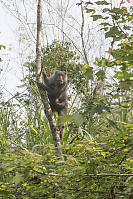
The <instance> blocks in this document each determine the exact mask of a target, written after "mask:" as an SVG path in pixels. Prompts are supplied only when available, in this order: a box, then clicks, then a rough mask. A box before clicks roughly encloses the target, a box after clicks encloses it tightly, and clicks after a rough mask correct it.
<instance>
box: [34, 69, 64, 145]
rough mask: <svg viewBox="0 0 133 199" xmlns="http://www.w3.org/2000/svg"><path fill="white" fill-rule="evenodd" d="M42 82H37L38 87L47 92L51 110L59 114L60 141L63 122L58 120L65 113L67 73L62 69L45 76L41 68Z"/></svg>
mask: <svg viewBox="0 0 133 199" xmlns="http://www.w3.org/2000/svg"><path fill="white" fill-rule="evenodd" d="M42 75H43V80H44V84H41V83H38V87H40V88H42V89H44V90H46V91H47V93H48V98H49V102H50V106H51V110H52V111H53V112H57V113H58V116H59V130H60V139H61V141H62V139H63V134H64V124H63V125H61V124H60V122H61V120H62V119H63V117H64V116H65V114H66V113H67V93H66V91H67V75H66V73H65V72H62V71H55V72H54V74H53V75H52V76H51V77H49V78H47V76H46V73H45V71H44V69H42Z"/></svg>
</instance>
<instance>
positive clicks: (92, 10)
mask: <svg viewBox="0 0 133 199" xmlns="http://www.w3.org/2000/svg"><path fill="white" fill-rule="evenodd" d="M86 12H87V13H90V12H93V14H95V12H96V11H95V10H94V9H88V8H87V9H86Z"/></svg>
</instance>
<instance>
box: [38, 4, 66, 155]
mask: <svg viewBox="0 0 133 199" xmlns="http://www.w3.org/2000/svg"><path fill="white" fill-rule="evenodd" d="M42 1H43V0H38V7H37V41H36V82H37V83H42V76H41V75H40V74H41V34H42ZM38 89H39V92H40V95H41V99H42V103H43V105H44V109H45V115H46V117H47V119H48V121H49V125H50V128H51V132H52V137H53V141H54V145H55V147H56V150H57V154H58V156H59V158H60V159H63V158H62V150H61V147H60V146H61V142H60V137H59V134H58V129H57V127H56V122H55V118H54V116H53V113H52V111H51V108H50V105H49V101H48V97H47V93H46V91H44V90H43V89H41V88H38Z"/></svg>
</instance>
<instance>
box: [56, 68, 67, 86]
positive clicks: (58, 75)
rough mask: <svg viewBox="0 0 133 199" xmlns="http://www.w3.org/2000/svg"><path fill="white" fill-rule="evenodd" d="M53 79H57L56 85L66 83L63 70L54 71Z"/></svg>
mask: <svg viewBox="0 0 133 199" xmlns="http://www.w3.org/2000/svg"><path fill="white" fill-rule="evenodd" d="M55 80H56V81H57V84H58V85H62V84H64V83H67V75H66V73H65V72H63V71H58V70H57V71H55Z"/></svg>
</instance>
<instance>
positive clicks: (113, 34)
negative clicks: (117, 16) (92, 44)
mask: <svg viewBox="0 0 133 199" xmlns="http://www.w3.org/2000/svg"><path fill="white" fill-rule="evenodd" d="M120 34H121V31H119V30H118V28H117V27H115V26H114V27H112V28H110V30H109V31H108V32H106V33H105V38H108V37H116V36H119V35H120Z"/></svg>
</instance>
